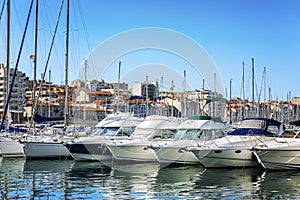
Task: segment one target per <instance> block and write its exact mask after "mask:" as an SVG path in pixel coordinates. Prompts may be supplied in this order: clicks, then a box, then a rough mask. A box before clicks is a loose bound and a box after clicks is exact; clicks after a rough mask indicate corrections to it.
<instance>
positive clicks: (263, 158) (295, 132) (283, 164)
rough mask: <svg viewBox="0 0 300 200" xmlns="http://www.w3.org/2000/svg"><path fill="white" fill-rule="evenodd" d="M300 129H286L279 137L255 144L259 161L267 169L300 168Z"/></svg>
mask: <svg viewBox="0 0 300 200" xmlns="http://www.w3.org/2000/svg"><path fill="white" fill-rule="evenodd" d="M299 133H300V129H299V127H297V128H296V129H286V130H285V131H284V132H283V133H282V134H281V135H280V137H278V138H275V139H274V140H272V141H268V142H266V143H264V144H261V145H257V146H255V147H254V148H253V149H254V152H255V155H256V156H257V158H258V161H259V162H260V163H261V164H262V166H263V167H264V168H265V169H267V170H282V169H300V134H299Z"/></svg>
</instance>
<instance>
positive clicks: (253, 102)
mask: <svg viewBox="0 0 300 200" xmlns="http://www.w3.org/2000/svg"><path fill="white" fill-rule="evenodd" d="M252 117H254V58H252Z"/></svg>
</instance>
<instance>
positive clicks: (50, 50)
mask: <svg viewBox="0 0 300 200" xmlns="http://www.w3.org/2000/svg"><path fill="white" fill-rule="evenodd" d="M63 5H64V0H62V3H61V6H60V10H59V13H58V17H57V22H56V25H55V29H54V34H53V37H52V41H51V45H50V49H49V52H48V57H47V61H46V65H45V68H44V72H43V75H42V78H41V82H40V88H39V92H38V96H37V98H35V102H34V105H33V106H34V107H33V113H32V114H33V116H34V114H35V113H36V108H37V100H38V99H39V97H40V95H41V93H42V85H43V81H44V80H45V75H46V72H47V67H48V63H49V60H50V56H51V52H52V48H53V44H54V39H55V36H56V32H57V28H58V24H59V21H60V16H61V12H62V9H63ZM33 118H34V117H32V118H31V122H30V124H31V125H32V124H33Z"/></svg>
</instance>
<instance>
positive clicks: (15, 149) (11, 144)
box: [0, 138, 25, 158]
mask: <svg viewBox="0 0 300 200" xmlns="http://www.w3.org/2000/svg"><path fill="white" fill-rule="evenodd" d="M0 155H1V156H2V157H3V158H18V157H24V156H25V154H24V150H23V145H22V144H21V143H19V142H18V141H15V140H12V139H10V138H1V139H0Z"/></svg>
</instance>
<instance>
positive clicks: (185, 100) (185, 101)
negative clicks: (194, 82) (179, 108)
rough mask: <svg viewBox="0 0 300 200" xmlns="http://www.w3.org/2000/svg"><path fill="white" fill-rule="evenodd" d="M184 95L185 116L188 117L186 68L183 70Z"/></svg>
mask: <svg viewBox="0 0 300 200" xmlns="http://www.w3.org/2000/svg"><path fill="white" fill-rule="evenodd" d="M183 78H184V79H183V95H184V96H183V97H184V117H187V111H186V109H187V106H186V104H187V99H186V71H185V70H184V71H183Z"/></svg>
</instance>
